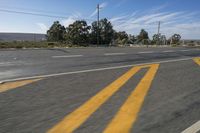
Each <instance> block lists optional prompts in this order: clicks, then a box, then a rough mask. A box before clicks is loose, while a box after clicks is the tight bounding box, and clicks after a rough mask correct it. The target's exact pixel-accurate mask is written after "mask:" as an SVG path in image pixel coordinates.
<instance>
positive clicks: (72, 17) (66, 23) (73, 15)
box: [61, 12, 82, 27]
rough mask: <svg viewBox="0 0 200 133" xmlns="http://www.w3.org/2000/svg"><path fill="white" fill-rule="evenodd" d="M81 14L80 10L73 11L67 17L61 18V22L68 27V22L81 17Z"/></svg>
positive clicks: (70, 22)
mask: <svg viewBox="0 0 200 133" xmlns="http://www.w3.org/2000/svg"><path fill="white" fill-rule="evenodd" d="M81 17H82V14H81V13H80V12H75V13H73V14H72V15H71V16H69V17H68V18H67V19H65V20H62V21H61V23H62V24H63V25H64V26H65V27H68V26H69V25H70V24H72V23H73V22H75V21H76V20H78V19H81Z"/></svg>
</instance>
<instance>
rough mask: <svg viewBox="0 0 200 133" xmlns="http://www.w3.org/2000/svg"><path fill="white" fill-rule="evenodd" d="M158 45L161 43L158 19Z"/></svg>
mask: <svg viewBox="0 0 200 133" xmlns="http://www.w3.org/2000/svg"><path fill="white" fill-rule="evenodd" d="M157 41H158V42H157V45H159V43H160V21H158V40H157Z"/></svg>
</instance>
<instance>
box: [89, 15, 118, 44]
mask: <svg viewBox="0 0 200 133" xmlns="http://www.w3.org/2000/svg"><path fill="white" fill-rule="evenodd" d="M98 32H99V41H100V44H107V45H108V44H110V43H111V42H112V40H113V37H114V30H113V26H112V24H111V22H110V21H108V20H107V19H106V18H104V19H101V20H100V21H99V29H98V26H97V21H94V22H93V23H92V29H91V35H90V37H91V43H93V44H97V35H98V34H97V33H98Z"/></svg>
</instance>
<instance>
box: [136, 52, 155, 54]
mask: <svg viewBox="0 0 200 133" xmlns="http://www.w3.org/2000/svg"><path fill="white" fill-rule="evenodd" d="M138 53H139V54H151V53H154V51H145V52H138Z"/></svg>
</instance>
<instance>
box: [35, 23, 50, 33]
mask: <svg viewBox="0 0 200 133" xmlns="http://www.w3.org/2000/svg"><path fill="white" fill-rule="evenodd" d="M37 26H38V27H39V28H40V29H39V30H40V31H39V32H41V33H46V32H47V30H48V27H47V26H46V25H45V24H44V23H37Z"/></svg>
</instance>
